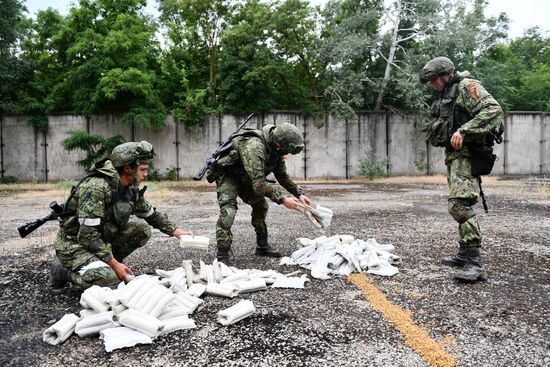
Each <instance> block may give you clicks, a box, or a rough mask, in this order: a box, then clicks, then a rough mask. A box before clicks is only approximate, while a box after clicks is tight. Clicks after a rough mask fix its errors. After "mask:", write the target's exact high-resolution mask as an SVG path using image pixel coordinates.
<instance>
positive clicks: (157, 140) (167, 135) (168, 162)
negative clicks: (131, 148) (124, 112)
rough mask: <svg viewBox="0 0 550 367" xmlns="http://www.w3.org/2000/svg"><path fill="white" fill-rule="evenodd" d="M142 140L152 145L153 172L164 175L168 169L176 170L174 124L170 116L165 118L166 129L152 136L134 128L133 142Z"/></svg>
mask: <svg viewBox="0 0 550 367" xmlns="http://www.w3.org/2000/svg"><path fill="white" fill-rule="evenodd" d="M142 140H147V141H148V142H149V143H151V144H153V147H154V149H155V157H154V158H153V161H152V163H153V168H154V170H155V171H157V172H159V173H160V174H161V175H164V174H166V171H167V170H168V169H170V168H177V164H178V162H177V149H178V147H177V145H176V124H175V122H174V117H173V116H172V115H168V116H167V118H166V128H165V129H164V130H163V131H161V132H159V133H153V134H152V133H151V132H150V131H149V130H145V129H143V128H142V127H141V126H135V128H134V141H142Z"/></svg>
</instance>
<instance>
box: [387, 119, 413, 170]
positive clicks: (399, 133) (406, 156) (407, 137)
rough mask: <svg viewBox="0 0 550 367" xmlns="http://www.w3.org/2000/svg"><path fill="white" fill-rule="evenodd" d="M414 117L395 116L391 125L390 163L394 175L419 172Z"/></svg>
mask: <svg viewBox="0 0 550 367" xmlns="http://www.w3.org/2000/svg"><path fill="white" fill-rule="evenodd" d="M414 120H415V119H414V117H410V116H401V115H394V116H392V119H391V121H390V123H389V132H390V133H389V138H390V139H389V141H390V144H389V154H388V156H389V162H390V172H391V174H392V175H406V174H414V173H416V172H417V169H416V166H415V161H417V160H418V157H417V146H416V136H415V130H414V128H415V121H414Z"/></svg>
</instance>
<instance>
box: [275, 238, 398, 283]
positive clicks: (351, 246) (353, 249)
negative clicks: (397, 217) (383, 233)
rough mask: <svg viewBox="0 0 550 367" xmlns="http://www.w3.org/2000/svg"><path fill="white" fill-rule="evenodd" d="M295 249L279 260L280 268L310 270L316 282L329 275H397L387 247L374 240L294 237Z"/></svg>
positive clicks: (396, 261) (395, 260)
mask: <svg viewBox="0 0 550 367" xmlns="http://www.w3.org/2000/svg"><path fill="white" fill-rule="evenodd" d="M296 241H297V242H298V247H299V248H298V250H296V251H295V252H294V253H292V255H291V256H290V257H283V258H282V259H281V261H280V264H281V265H299V266H301V267H302V268H305V269H308V270H310V271H311V276H312V277H313V278H316V279H330V275H346V276H347V275H349V274H351V273H369V274H376V275H382V276H393V275H395V274H397V273H398V272H399V270H398V269H397V268H396V267H395V266H394V265H398V264H400V263H401V259H400V257H399V256H397V255H395V254H394V253H393V252H394V251H395V247H394V246H393V245H391V244H379V243H378V242H376V240H375V239H374V238H371V239H369V240H367V241H363V240H360V239H356V238H355V237H353V236H351V235H335V236H332V237H326V236H321V237H317V238H315V239H309V238H298V239H297V240H296Z"/></svg>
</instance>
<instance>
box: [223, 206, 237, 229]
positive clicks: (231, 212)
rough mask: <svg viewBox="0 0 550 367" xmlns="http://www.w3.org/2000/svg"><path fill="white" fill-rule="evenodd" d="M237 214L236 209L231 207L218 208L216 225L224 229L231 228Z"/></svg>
mask: <svg viewBox="0 0 550 367" xmlns="http://www.w3.org/2000/svg"><path fill="white" fill-rule="evenodd" d="M236 214H237V208H234V207H232V206H229V205H227V206H223V207H221V208H220V217H219V219H218V225H219V226H221V227H224V228H231V226H232V225H233V221H234V220H235V215H236Z"/></svg>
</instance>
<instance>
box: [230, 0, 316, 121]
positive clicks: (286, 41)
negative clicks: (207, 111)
mask: <svg viewBox="0 0 550 367" xmlns="http://www.w3.org/2000/svg"><path fill="white" fill-rule="evenodd" d="M314 16H315V9H314V8H312V7H310V6H309V5H308V3H307V2H304V1H296V0H288V1H282V2H273V3H269V4H268V3H265V2H262V1H259V0H249V1H245V2H244V3H242V4H239V5H238V6H237V7H236V9H235V13H234V14H233V17H232V18H231V22H230V24H229V29H228V31H227V32H226V33H225V34H224V36H223V37H222V50H223V52H222V54H221V58H220V76H221V84H220V95H221V98H222V103H223V108H224V109H225V110H228V111H233V112H250V111H255V112H259V111H268V110H271V109H300V110H301V111H302V112H303V113H305V114H310V113H313V112H315V111H316V110H317V109H318V107H317V104H316V102H315V100H316V99H317V98H318V97H319V96H318V94H319V93H318V92H317V80H316V75H315V74H316V73H317V71H316V68H317V67H318V66H317V65H316V63H315V60H314V59H313V56H312V55H311V51H312V50H313V46H314V41H315V37H314V30H315V24H316V23H315V20H314Z"/></svg>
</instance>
